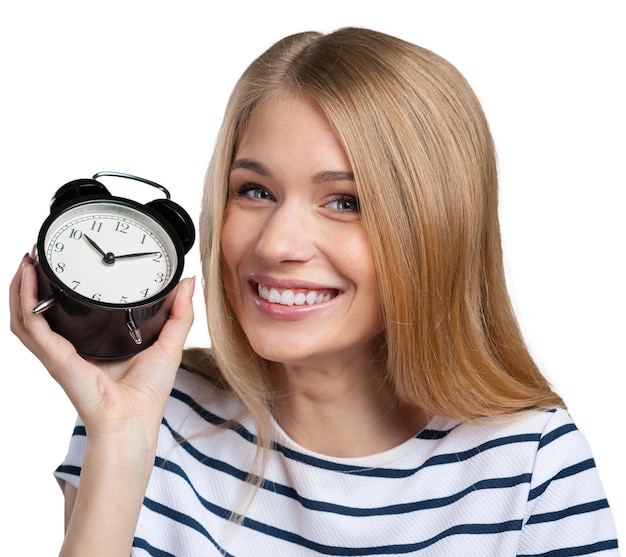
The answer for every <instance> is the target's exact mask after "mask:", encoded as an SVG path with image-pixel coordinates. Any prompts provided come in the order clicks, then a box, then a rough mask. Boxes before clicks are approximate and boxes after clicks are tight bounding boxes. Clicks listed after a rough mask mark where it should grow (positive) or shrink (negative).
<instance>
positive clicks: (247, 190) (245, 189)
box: [235, 184, 272, 199]
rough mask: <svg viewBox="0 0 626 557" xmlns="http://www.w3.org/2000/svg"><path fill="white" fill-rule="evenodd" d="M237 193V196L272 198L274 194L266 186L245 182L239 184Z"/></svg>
mask: <svg viewBox="0 0 626 557" xmlns="http://www.w3.org/2000/svg"><path fill="white" fill-rule="evenodd" d="M235 193H236V194H237V197H248V198H250V199H272V194H271V193H270V192H269V191H267V190H266V189H265V188H264V187H262V186H258V185H256V184H243V185H241V186H239V187H238V188H237V189H236V190H235Z"/></svg>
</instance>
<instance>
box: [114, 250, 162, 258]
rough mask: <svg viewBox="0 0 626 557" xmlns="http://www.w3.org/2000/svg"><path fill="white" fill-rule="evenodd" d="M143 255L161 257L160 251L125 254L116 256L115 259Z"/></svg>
mask: <svg viewBox="0 0 626 557" xmlns="http://www.w3.org/2000/svg"><path fill="white" fill-rule="evenodd" d="M145 255H161V252H160V251H145V252H142V253H125V254H124V255H116V256H115V259H122V258H123V257H143V256H145Z"/></svg>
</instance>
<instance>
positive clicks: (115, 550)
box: [60, 430, 156, 557]
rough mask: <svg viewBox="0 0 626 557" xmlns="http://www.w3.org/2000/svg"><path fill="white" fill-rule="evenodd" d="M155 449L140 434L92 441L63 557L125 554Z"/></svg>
mask: <svg viewBox="0 0 626 557" xmlns="http://www.w3.org/2000/svg"><path fill="white" fill-rule="evenodd" d="M155 447H156V435H153V434H146V433H144V432H143V431H141V430H138V431H136V432H126V433H125V434H123V435H119V436H108V437H107V438H105V439H100V438H98V439H90V438H89V435H88V436H87V447H86V451H85V456H84V459H83V466H82V471H81V477H80V486H79V489H78V493H77V496H76V502H75V505H74V509H73V511H72V514H71V518H70V521H69V523H68V528H67V531H66V536H65V541H64V544H63V547H62V549H61V553H60V555H61V557H73V556H81V557H83V556H85V555H89V556H90V557H98V556H106V557H114V556H118V555H119V556H123V557H128V555H130V552H131V546H132V541H133V537H134V533H135V528H136V525H137V520H138V517H139V512H140V510H141V505H142V502H143V498H144V494H145V491H146V487H147V485H148V481H149V479H150V474H151V471H152V466H153V463H154V454H155Z"/></svg>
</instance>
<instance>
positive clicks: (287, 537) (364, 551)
mask: <svg viewBox="0 0 626 557" xmlns="http://www.w3.org/2000/svg"><path fill="white" fill-rule="evenodd" d="M159 465H160V466H161V467H162V468H165V469H167V470H168V471H171V472H174V473H176V474H178V475H179V476H180V477H182V478H184V479H185V480H186V481H187V483H188V484H189V486H190V487H191V489H192V490H193V491H194V493H195V494H196V497H197V498H198V501H199V502H200V503H201V504H202V506H204V507H205V508H206V509H207V510H208V511H209V512H211V513H212V514H214V515H217V516H219V517H220V518H224V519H228V517H229V516H230V514H231V513H230V511H228V510H227V509H224V508H223V507H220V506H218V505H215V504H213V503H210V502H209V501H207V500H206V499H204V498H203V497H202V496H201V495H200V494H199V493H198V492H197V491H196V490H195V488H194V487H193V485H191V483H189V478H188V477H187V476H186V474H185V472H184V471H183V470H182V469H181V468H180V467H179V466H177V465H175V464H173V463H171V462H166V461H163V462H161V463H159ZM144 506H146V507H147V508H149V509H151V510H153V511H154V512H157V513H159V514H161V515H164V516H166V517H169V518H171V519H172V520H175V521H176V522H179V523H181V524H184V525H186V526H188V527H190V528H193V529H194V530H196V531H197V532H199V533H200V534H202V535H203V536H204V537H206V538H207V539H208V540H209V541H210V542H211V543H212V544H213V545H214V546H215V547H218V546H217V544H216V542H215V540H214V539H213V537H212V536H211V535H210V534H209V533H208V532H207V531H206V529H205V528H204V527H203V526H202V525H201V524H200V523H199V522H198V521H197V520H195V519H193V518H192V517H190V516H188V515H186V514H183V513H180V512H178V511H174V510H173V509H171V508H169V507H166V506H165V505H162V504H160V503H157V502H155V501H152V500H150V499H148V498H145V499H144ZM242 526H244V527H245V528H249V529H251V530H254V531H256V532H260V533H262V534H264V535H267V536H271V537H273V538H276V539H280V540H283V541H286V542H289V543H292V544H295V545H299V546H301V547H306V548H308V549H311V550H314V551H317V552H318V553H321V554H323V555H344V556H352V555H396V554H404V553H412V552H415V551H419V550H421V549H425V548H427V547H430V546H431V545H433V544H435V543H437V542H439V541H440V540H442V539H444V538H447V537H450V536H453V535H459V534H465V535H490V534H499V533H502V532H509V531H517V530H520V529H521V527H522V521H521V520H510V521H506V522H501V523H496V524H459V525H457V526H453V527H451V528H448V529H447V530H444V531H443V532H441V533H440V534H438V535H436V536H433V537H432V538H430V539H428V540H425V541H422V542H414V543H409V544H394V545H382V546H372V547H340V546H330V545H325V544H321V543H318V542H315V541H313V540H309V539H307V538H304V537H302V536H300V535H298V534H294V533H293V532H288V531H287V530H283V529H281V528H277V527H275V526H270V525H269V524H265V523H263V522H259V521H258V520H253V519H251V518H244V519H243V521H242ZM218 549H220V548H219V547H218ZM220 550H221V549H220ZM221 551H223V550H221ZM225 555H226V554H225Z"/></svg>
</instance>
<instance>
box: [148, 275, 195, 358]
mask: <svg viewBox="0 0 626 557" xmlns="http://www.w3.org/2000/svg"><path fill="white" fill-rule="evenodd" d="M195 285H196V277H193V278H190V279H189V278H188V279H184V280H182V281H180V283H179V284H178V285H177V286H176V294H175V297H174V301H173V303H172V308H171V310H170V315H169V318H168V320H167V321H166V322H165V325H164V326H163V329H162V330H161V333H160V335H159V339H158V341H157V342H158V343H159V344H160V345H161V347H162V348H163V349H164V350H165V351H166V352H170V353H178V352H181V351H182V349H183V346H184V344H185V340H186V339H187V335H188V334H189V330H190V329H191V325H192V324H193V320H194V313H193V303H192V299H193V294H194V290H195Z"/></svg>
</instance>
